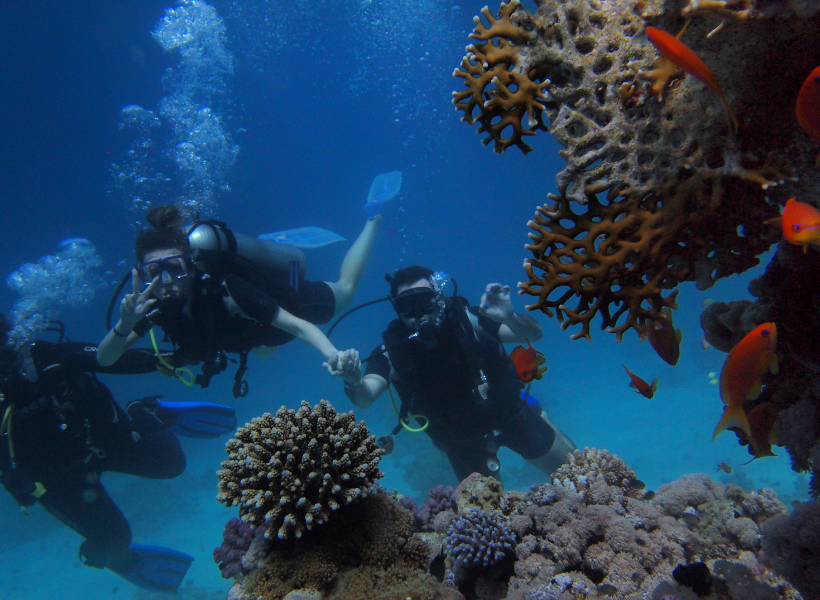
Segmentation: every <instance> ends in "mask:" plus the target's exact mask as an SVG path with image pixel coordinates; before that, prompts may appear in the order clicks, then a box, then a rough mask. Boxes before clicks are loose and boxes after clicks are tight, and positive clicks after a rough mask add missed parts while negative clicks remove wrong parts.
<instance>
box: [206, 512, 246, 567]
mask: <svg viewBox="0 0 820 600" xmlns="http://www.w3.org/2000/svg"><path fill="white" fill-rule="evenodd" d="M253 537H254V531H253V528H252V527H251V526H250V525H248V524H247V523H245V522H244V521H240V520H239V519H236V518H234V519H231V520H230V521H228V522H227V523H226V524H225V530H224V531H223V532H222V544H221V545H220V546H219V547H218V548H215V549H214V552H213V554H214V562H215V563H216V564H217V565H218V566H219V571H220V573H222V578H223V579H230V578H231V577H235V576H237V575H239V574H242V573H245V572H246V571H245V569H244V567H243V566H242V557H243V556H245V554H246V553H247V551H248V549H249V548H250V547H251V542H252V541H253Z"/></svg>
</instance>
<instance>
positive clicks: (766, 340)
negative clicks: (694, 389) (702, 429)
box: [712, 323, 778, 443]
mask: <svg viewBox="0 0 820 600" xmlns="http://www.w3.org/2000/svg"><path fill="white" fill-rule="evenodd" d="M776 347H777V326H776V325H775V324H774V323H763V324H762V325H759V326H757V327H756V328H755V329H754V330H752V331H750V332H749V333H748V334H746V337H744V338H743V339H742V340H740V342H738V344H737V345H736V346H735V347H734V348H732V350H731V352H729V356H727V357H726V361H725V362H724V363H723V369H722V370H721V371H720V399H721V400H723V403H724V404H725V405H726V406H725V407H724V409H723V416H722V417H721V418H720V421H718V424H717V426H716V427H715V431H714V433H713V434H712V440H713V441H714V440H715V439H716V438H717V436H718V434H719V433H720V432H722V431H724V430H726V429H728V428H730V427H735V428H737V429H740V430H741V431H742V432H743V434H744V435H745V436H746V439H747V440H750V441H751V442H752V443H754V437H753V436H752V429H751V426H750V425H749V420H748V419H747V418H746V413H745V412H744V411H743V402H744V401H745V400H746V399H747V398H748V399H749V400H754V399H755V398H757V397H758V396H759V395H760V391H761V388H762V383H761V381H760V378H761V376H762V375H763V374H764V373H765V372H766V371H771V372H772V373H777V370H778V366H777V354H776V352H775V348H776Z"/></svg>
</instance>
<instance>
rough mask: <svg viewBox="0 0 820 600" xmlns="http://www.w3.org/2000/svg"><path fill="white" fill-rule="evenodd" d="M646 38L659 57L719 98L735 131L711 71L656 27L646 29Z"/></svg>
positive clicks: (725, 103) (673, 38) (682, 44)
mask: <svg viewBox="0 0 820 600" xmlns="http://www.w3.org/2000/svg"><path fill="white" fill-rule="evenodd" d="M646 37H648V38H649V41H650V42H652V45H653V46H655V48H657V50H658V52H659V53H660V55H661V56H663V57H664V58H665V59H667V60H669V61H671V62H672V63H674V64H675V66H677V67H678V68H680V69H682V70H683V71H686V72H687V73H689V74H690V75H692V76H693V77H694V78H695V79H698V80H700V81H702V82H703V83H704V84H706V87H708V88H709V89H711V90H713V91H715V92H716V93H717V95H718V96H720V101H721V103H722V104H723V110H725V111H726V115H727V116H728V117H729V118H730V119H731V122H732V125H733V127H734V131H737V119H736V118H735V115H734V113H732V109H731V108H729V103H728V102H726V97H725V96H724V95H723V89H721V87H720V84H719V83H718V80H717V78H715V76H714V74H713V73H712V71H710V70H709V67H707V66H706V65H705V64H704V63H703V61H702V60H701V59H699V58H698V56H697V54H695V53H694V52H692V50H690V49H689V48H688V47H687V46H686V44H684V43H683V42H681V41H680V40H678V38H676V37H675V36H674V35H672V34H669V33H666V32H665V31H664V30H662V29H658V28H657V27H647V28H646Z"/></svg>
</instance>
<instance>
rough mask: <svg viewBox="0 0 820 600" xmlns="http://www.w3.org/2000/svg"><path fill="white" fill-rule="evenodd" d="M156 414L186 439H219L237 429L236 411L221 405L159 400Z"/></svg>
mask: <svg viewBox="0 0 820 600" xmlns="http://www.w3.org/2000/svg"><path fill="white" fill-rule="evenodd" d="M155 414H156V416H157V417H158V418H159V419H160V420H161V421H162V422H163V423H166V424H167V425H169V426H170V427H171V431H173V432H174V433H176V434H177V435H181V436H184V437H193V438H217V437H219V436H220V435H225V434H228V433H231V432H233V430H234V429H236V409H234V408H231V407H230V406H222V405H220V404H211V403H209V402H167V401H165V400H158V401H157V411H156V413H155Z"/></svg>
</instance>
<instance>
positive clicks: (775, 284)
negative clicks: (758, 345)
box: [701, 242, 820, 498]
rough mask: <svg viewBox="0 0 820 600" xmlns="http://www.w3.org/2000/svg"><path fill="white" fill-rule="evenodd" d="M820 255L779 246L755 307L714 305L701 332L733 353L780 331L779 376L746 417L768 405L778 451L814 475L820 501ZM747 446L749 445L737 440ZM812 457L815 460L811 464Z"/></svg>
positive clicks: (754, 289)
mask: <svg viewBox="0 0 820 600" xmlns="http://www.w3.org/2000/svg"><path fill="white" fill-rule="evenodd" d="M818 269H820V253H818V252H817V251H815V250H810V251H809V252H807V253H803V251H802V250H801V249H800V248H799V247H797V246H794V245H792V244H789V243H786V242H781V243H780V245H779V246H778V248H777V253H776V254H775V257H774V258H773V259H772V261H771V262H770V263H769V265H768V266H767V268H766V272H765V273H764V274H763V275H762V276H761V277H758V278H757V279H755V280H753V281H752V282H751V283H750V284H749V291H750V292H751V294H752V295H753V296H754V297H755V298H756V299H755V301H754V302H750V301H748V300H738V301H734V302H730V303H715V304H712V305H710V306H709V307H708V308H707V309H706V310H705V311H704V313H703V314H702V315H701V326H702V327H703V331H704V334H705V337H706V340H707V341H709V343H711V344H712V345H713V346H715V347H716V348H719V349H721V350H725V351H728V350H730V349H731V348H732V347H733V346H734V345H735V344H736V343H737V342H738V341H740V339H742V337H743V336H744V335H745V334H746V333H748V332H749V331H751V330H752V329H753V328H754V327H756V326H757V325H759V324H760V323H764V322H768V321H774V322H775V323H776V324H777V331H778V348H777V353H778V359H779V363H780V370H779V372H778V374H777V375H773V374H766V375H765V376H764V378H763V383H764V386H765V387H764V388H763V392H762V393H761V394H760V396H759V397H758V398H757V399H755V400H747V401H746V402H745V403H744V406H743V407H744V410H745V411H746V414H747V415H748V414H749V413H750V412H751V411H752V410H754V409H755V408H756V407H758V406H762V405H768V407H770V408H771V409H772V410H771V413H772V414H773V417H772V418H771V419H770V422H769V426H770V427H772V428H773V431H774V437H775V438H776V444H777V445H778V446H785V448H786V449H787V451H788V452H789V456H790V458H791V461H792V468H793V469H794V470H795V471H797V472H802V471H809V470H811V471H812V481H811V484H810V487H811V492H812V495H813V497H815V498H820V382H818V374H820V312H818V309H817V307H818V306H820V286H818V285H817V284H816V283H815V280H816V273H817V270H818ZM738 437H739V439H740V442H741V443H742V444H744V445H746V444H748V442H749V440H747V439H745V436H744V435H743V434H742V433H739V434H738ZM812 452H816V453H817V458H816V459H814V460H812V459H811V456H812Z"/></svg>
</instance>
